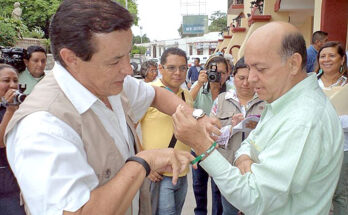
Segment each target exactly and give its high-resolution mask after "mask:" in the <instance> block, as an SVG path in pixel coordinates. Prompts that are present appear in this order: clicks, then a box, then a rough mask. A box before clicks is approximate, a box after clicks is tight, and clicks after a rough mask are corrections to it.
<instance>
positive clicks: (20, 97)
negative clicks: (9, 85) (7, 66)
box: [12, 84, 27, 105]
mask: <svg viewBox="0 0 348 215" xmlns="http://www.w3.org/2000/svg"><path fill="white" fill-rule="evenodd" d="M26 88H27V85H26V84H19V85H18V90H16V92H15V95H14V98H13V103H12V105H19V104H21V103H22V102H24V99H25V98H26V97H27V95H26V94H24V91H25V89H26Z"/></svg>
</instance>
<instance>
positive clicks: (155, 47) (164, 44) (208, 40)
mask: <svg viewBox="0 0 348 215" xmlns="http://www.w3.org/2000/svg"><path fill="white" fill-rule="evenodd" d="M219 39H221V35H220V32H210V33H207V34H205V35H204V36H201V37H186V38H182V39H172V40H162V41H154V42H150V43H142V44H135V45H136V46H143V47H145V48H146V50H147V51H146V54H145V56H146V58H160V57H161V55H162V53H163V51H164V50H165V49H167V48H170V47H178V48H180V49H182V50H184V51H185V52H186V54H187V56H200V55H206V56H208V55H211V54H213V53H214V51H215V49H216V47H217V44H218V40H219Z"/></svg>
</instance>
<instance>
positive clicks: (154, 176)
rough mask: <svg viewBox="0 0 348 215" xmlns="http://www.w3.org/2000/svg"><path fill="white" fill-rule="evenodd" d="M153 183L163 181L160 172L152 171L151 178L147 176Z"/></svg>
mask: <svg viewBox="0 0 348 215" xmlns="http://www.w3.org/2000/svg"><path fill="white" fill-rule="evenodd" d="M147 177H148V178H149V179H150V180H151V181H153V182H159V181H162V179H163V177H162V175H160V174H158V172H156V171H153V170H151V172H150V174H149V176H147Z"/></svg>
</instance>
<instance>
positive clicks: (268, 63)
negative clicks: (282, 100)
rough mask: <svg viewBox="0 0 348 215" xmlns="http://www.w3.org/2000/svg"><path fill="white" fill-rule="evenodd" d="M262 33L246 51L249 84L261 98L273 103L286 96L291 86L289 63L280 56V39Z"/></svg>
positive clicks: (252, 40)
mask: <svg viewBox="0 0 348 215" xmlns="http://www.w3.org/2000/svg"><path fill="white" fill-rule="evenodd" d="M269 35H270V34H263V33H260V34H258V35H257V36H254V37H253V38H250V39H249V41H248V43H247V46H246V49H245V55H244V56H245V63H246V64H247V65H248V66H249V69H250V71H249V78H248V81H249V83H250V84H251V85H252V86H253V87H254V89H255V92H256V93H257V94H258V96H259V98H260V99H262V100H265V101H267V102H268V103H271V102H273V101H275V100H276V99H278V98H279V97H281V96H282V95H283V94H285V93H286V92H287V91H288V90H289V89H290V88H291V87H292V86H290V78H291V77H290V72H289V70H288V68H287V63H286V62H284V61H283V60H282V58H281V56H280V54H279V49H280V38H278V40H275V38H274V37H270V36H269Z"/></svg>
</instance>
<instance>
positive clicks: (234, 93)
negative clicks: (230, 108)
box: [225, 88, 258, 105]
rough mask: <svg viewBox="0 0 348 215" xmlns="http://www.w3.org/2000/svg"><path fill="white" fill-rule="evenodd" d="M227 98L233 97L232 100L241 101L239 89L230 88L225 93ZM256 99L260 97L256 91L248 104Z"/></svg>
mask: <svg viewBox="0 0 348 215" xmlns="http://www.w3.org/2000/svg"><path fill="white" fill-rule="evenodd" d="M225 99H226V100H229V99H232V100H234V101H237V102H239V99H238V96H237V91H236V90H235V89H234V88H232V89H229V90H228V91H227V92H226V94H225ZM255 99H258V95H257V94H256V93H255V94H254V96H253V98H252V99H251V100H250V101H248V105H249V104H250V103H252V102H253V101H254V100H255Z"/></svg>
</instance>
